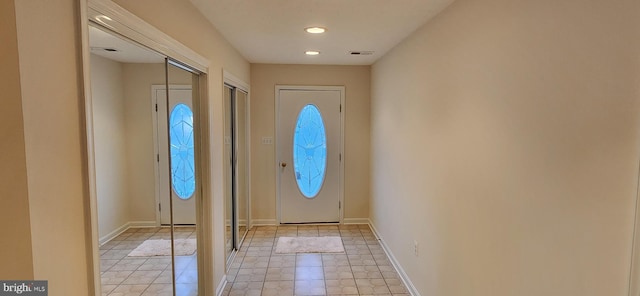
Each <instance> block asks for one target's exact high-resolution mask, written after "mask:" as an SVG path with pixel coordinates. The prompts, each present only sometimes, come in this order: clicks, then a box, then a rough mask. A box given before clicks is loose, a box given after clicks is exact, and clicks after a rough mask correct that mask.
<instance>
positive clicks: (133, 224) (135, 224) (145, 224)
mask: <svg viewBox="0 0 640 296" xmlns="http://www.w3.org/2000/svg"><path fill="white" fill-rule="evenodd" d="M153 227H157V226H156V221H129V228H153Z"/></svg>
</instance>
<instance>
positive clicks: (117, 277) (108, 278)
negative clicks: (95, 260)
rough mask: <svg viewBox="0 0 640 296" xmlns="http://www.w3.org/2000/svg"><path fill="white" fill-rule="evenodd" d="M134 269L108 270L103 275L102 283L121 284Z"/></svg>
mask: <svg viewBox="0 0 640 296" xmlns="http://www.w3.org/2000/svg"><path fill="white" fill-rule="evenodd" d="M131 273H133V271H107V272H104V273H103V274H102V275H101V279H102V285H119V284H121V283H122V282H124V280H126V279H127V278H128V277H129V275H131Z"/></svg>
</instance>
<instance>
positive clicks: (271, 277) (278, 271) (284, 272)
mask: <svg viewBox="0 0 640 296" xmlns="http://www.w3.org/2000/svg"><path fill="white" fill-rule="evenodd" d="M295 274H296V268H295V267H269V268H268V269H267V276H266V278H265V280H266V281H293V280H294V279H295Z"/></svg>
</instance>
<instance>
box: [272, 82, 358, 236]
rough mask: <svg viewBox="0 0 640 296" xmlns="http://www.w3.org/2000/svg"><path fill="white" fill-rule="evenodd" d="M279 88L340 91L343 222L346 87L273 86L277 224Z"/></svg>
mask: <svg viewBox="0 0 640 296" xmlns="http://www.w3.org/2000/svg"><path fill="white" fill-rule="evenodd" d="M281 90H308V91H316V90H318V91H323V90H325V91H326V90H334V91H339V92H340V106H341V108H342V109H341V112H340V155H341V156H342V159H341V161H340V181H339V182H340V185H339V195H340V196H339V197H338V200H339V201H340V209H339V215H340V218H339V219H340V220H339V222H340V223H344V164H345V162H346V157H347V156H346V154H345V149H344V141H345V139H344V131H345V123H346V122H345V114H346V113H347V112H346V102H345V97H346V87H345V86H340V85H335V86H329V85H276V87H275V94H274V100H275V102H274V105H275V117H274V125H275V135H274V139H275V149H274V153H275V155H274V157H273V158H274V159H275V163H274V164H273V167H274V170H275V173H276V186H275V187H276V217H277V222H278V224H280V223H281V222H282V213H281V209H280V166H279V163H278V162H279V160H278V139H279V138H278V118H279V116H280V114H279V113H280V112H279V109H280V106H279V105H280V104H279V102H280V91H281Z"/></svg>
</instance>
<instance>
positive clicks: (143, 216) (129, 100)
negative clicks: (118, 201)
mask: <svg viewBox="0 0 640 296" xmlns="http://www.w3.org/2000/svg"><path fill="white" fill-rule="evenodd" d="M189 74H190V73H188V72H186V71H184V70H179V69H176V68H175V67H169V77H170V83H172V84H189V85H190V84H191V75H189ZM123 77H124V78H123V79H124V96H125V114H126V115H125V117H126V126H127V135H126V138H127V162H128V163H129V173H130V174H131V176H136V177H135V180H131V181H132V182H129V184H128V188H129V191H128V194H129V197H130V200H129V216H130V221H132V222H155V221H156V196H155V190H156V180H155V168H154V162H155V161H156V157H155V154H154V145H155V143H154V141H153V112H152V109H151V108H152V105H151V95H152V94H151V86H152V85H164V84H165V80H166V79H165V67H164V64H129V63H127V64H123Z"/></svg>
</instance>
